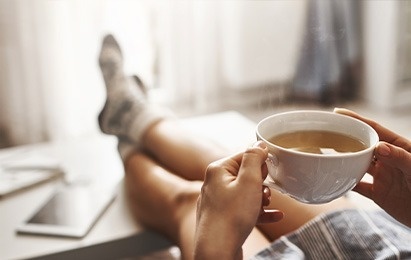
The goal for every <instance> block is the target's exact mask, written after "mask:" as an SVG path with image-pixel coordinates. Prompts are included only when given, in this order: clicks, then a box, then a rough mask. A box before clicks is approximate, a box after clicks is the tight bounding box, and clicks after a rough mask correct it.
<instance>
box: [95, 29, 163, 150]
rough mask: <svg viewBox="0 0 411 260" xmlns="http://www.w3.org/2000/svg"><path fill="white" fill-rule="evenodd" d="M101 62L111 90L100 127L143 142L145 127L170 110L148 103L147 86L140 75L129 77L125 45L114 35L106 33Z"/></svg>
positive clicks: (112, 133)
mask: <svg viewBox="0 0 411 260" xmlns="http://www.w3.org/2000/svg"><path fill="white" fill-rule="evenodd" d="M99 64H100V68H101V71H102V74H103V77H104V82H105V86H106V91H107V99H106V102H105V104H104V107H103V109H102V110H101V112H100V114H99V116H98V122H99V126H100V129H101V131H102V132H103V133H106V134H110V135H115V136H117V137H119V138H120V139H129V140H131V141H132V142H134V143H136V144H139V143H140V139H141V136H142V134H143V133H144V131H145V130H146V129H147V128H148V127H149V126H150V125H151V124H153V123H154V122H157V121H158V120H160V119H162V118H164V117H166V116H167V113H166V112H165V110H164V109H160V108H157V107H152V106H150V105H148V104H147V98H146V88H145V86H144V84H143V82H142V81H141V80H140V78H138V77H137V76H131V77H126V75H125V74H124V72H123V56H122V54H121V49H120V47H119V44H118V43H117V41H116V40H115V39H114V37H113V36H111V35H108V36H106V37H104V40H103V44H102V47H101V52H100V57H99Z"/></svg>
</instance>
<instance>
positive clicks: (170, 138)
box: [99, 35, 411, 259]
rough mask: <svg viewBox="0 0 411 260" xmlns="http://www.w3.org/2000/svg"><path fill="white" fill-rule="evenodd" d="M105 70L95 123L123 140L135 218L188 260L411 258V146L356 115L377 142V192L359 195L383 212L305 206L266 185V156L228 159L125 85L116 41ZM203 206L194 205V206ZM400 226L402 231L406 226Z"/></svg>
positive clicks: (340, 204)
mask: <svg viewBox="0 0 411 260" xmlns="http://www.w3.org/2000/svg"><path fill="white" fill-rule="evenodd" d="M99 63H100V68H101V70H102V74H103V78H104V81H105V85H106V90H107V101H106V103H105V105H104V107H103V109H102V111H101V113H100V115H99V125H100V128H101V130H102V131H103V132H104V133H106V134H111V135H115V136H117V137H118V140H119V145H118V149H119V153H120V156H121V157H122V159H123V162H124V167H125V172H126V173H125V180H126V188H127V192H128V196H129V201H130V207H131V209H132V211H133V213H134V215H135V216H136V218H137V220H138V221H139V222H140V223H142V224H143V225H145V226H146V227H148V228H151V229H153V230H156V231H158V232H160V233H162V234H164V235H166V236H167V237H168V238H169V239H170V240H171V241H173V242H174V243H175V244H176V245H178V246H179V248H180V250H181V255H182V258H183V259H192V258H197V259H236V258H243V257H246V258H251V257H255V258H270V259H271V258H298V259H300V258H315V259H318V258H322V259H324V258H332V259H336V258H340V259H344V258H357V259H358V258H361V259H364V258H366V259H375V258H384V257H389V256H395V257H397V258H406V257H410V258H411V250H410V248H411V246H410V245H411V231H410V228H409V227H410V226H411V153H410V152H411V142H410V141H409V140H407V139H405V138H403V137H400V136H398V135H396V134H395V133H393V132H391V131H390V130H388V129H386V128H384V127H382V126H380V125H379V124H377V123H376V122H373V121H371V120H369V119H366V118H363V117H361V116H359V115H357V114H355V113H354V112H351V111H348V110H344V109H337V110H336V111H335V112H338V113H342V114H346V115H349V116H353V117H356V118H358V119H360V120H363V121H364V122H366V123H368V124H370V125H371V126H372V127H373V128H374V129H375V130H376V131H377V132H378V134H379V135H380V137H381V141H382V142H380V143H379V144H378V146H377V149H376V153H375V157H376V161H375V162H374V163H373V164H372V165H371V167H370V169H369V172H370V173H371V174H372V175H373V176H374V182H373V183H372V184H367V183H360V184H359V185H357V187H356V188H355V190H356V191H357V192H359V193H361V194H363V195H364V196H366V197H369V198H370V199H372V200H374V201H375V202H376V203H377V204H378V205H380V206H381V207H382V208H383V209H384V210H385V211H386V212H387V213H389V214H390V215H391V216H393V217H394V218H395V219H396V220H395V219H393V218H391V217H390V216H389V215H387V214H386V213H384V211H377V212H363V211H360V210H357V209H355V207H354V205H353V204H352V203H351V202H350V201H349V200H347V199H346V198H344V197H342V198H339V199H336V200H334V201H332V202H330V203H327V204H323V205H308V204H303V203H299V202H297V201H296V200H294V199H291V198H290V197H288V196H285V195H282V194H280V193H278V192H273V193H271V191H270V190H269V189H268V188H267V187H264V186H263V180H264V178H265V177H266V175H267V169H266V167H265V163H264V162H265V159H266V158H267V153H268V152H267V148H266V147H265V146H264V144H262V143H260V142H257V143H256V144H254V146H253V147H250V148H249V149H247V150H246V151H244V152H242V153H238V154H236V155H231V156H230V155H229V153H228V151H226V150H224V149H223V148H222V147H219V146H218V145H216V144H213V143H210V142H209V141H207V140H204V139H199V138H196V137H195V136H193V135H192V134H191V133H189V132H187V131H186V130H185V129H183V128H182V127H181V126H180V125H179V124H178V120H177V119H176V118H174V117H173V116H172V113H171V112H169V111H167V110H165V109H163V108H159V107H155V106H152V105H150V104H149V103H148V102H147V100H146V97H145V94H144V93H145V89H144V85H143V84H142V82H141V80H139V79H138V77H135V76H134V77H126V76H125V75H124V72H123V57H122V54H121V50H120V47H119V45H118V44H117V42H116V41H115V39H114V38H113V37H112V36H111V35H108V36H106V37H105V38H104V40H103V44H102V48H101V52H100V57H99ZM197 204H198V205H197ZM401 223H402V224H401Z"/></svg>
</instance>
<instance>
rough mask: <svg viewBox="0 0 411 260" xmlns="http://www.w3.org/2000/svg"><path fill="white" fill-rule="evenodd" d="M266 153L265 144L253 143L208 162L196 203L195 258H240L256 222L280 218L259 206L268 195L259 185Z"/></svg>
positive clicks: (265, 202)
mask: <svg viewBox="0 0 411 260" xmlns="http://www.w3.org/2000/svg"><path fill="white" fill-rule="evenodd" d="M267 155H268V151H267V148H266V147H265V145H264V144H263V143H262V142H257V143H256V144H255V145H254V146H253V147H251V148H248V149H247V150H246V151H245V152H244V153H239V154H237V155H234V156H232V157H228V158H225V159H222V160H219V161H216V162H214V163H212V164H210V165H209V167H208V168H207V171H206V174H205V179H204V184H203V187H202V190H201V194H200V197H199V199H198V203H197V231H196V241H195V257H196V258H197V259H206V258H212V257H213V256H218V259H224V258H231V259H233V258H241V257H242V249H241V247H242V245H243V243H244V241H245V240H246V238H247V237H248V235H249V234H250V233H251V231H252V229H253V228H254V226H255V225H256V224H257V223H268V222H275V221H279V220H280V219H281V218H282V217H283V214H282V212H279V211H276V210H269V211H268V210H267V211H265V210H264V209H263V206H267V205H268V204H269V203H270V196H271V194H270V190H269V189H268V188H267V187H264V186H263V181H264V179H265V178H266V176H267V167H266V164H265V160H266V159H267Z"/></svg>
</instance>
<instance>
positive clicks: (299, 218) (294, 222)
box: [258, 190, 354, 241]
mask: <svg viewBox="0 0 411 260" xmlns="http://www.w3.org/2000/svg"><path fill="white" fill-rule="evenodd" d="M353 207H354V204H353V203H352V202H350V201H349V200H348V199H346V198H345V197H342V198H339V199H336V200H334V201H332V202H329V203H326V204H319V205H310V204H304V203H301V202H298V201H296V200H294V199H292V198H290V197H289V196H287V195H284V194H281V193H280V192H278V191H275V190H272V191H271V203H270V206H268V208H273V209H280V210H281V211H283V212H284V218H283V219H282V220H281V221H280V222H277V223H271V224H264V225H259V226H258V228H259V229H260V230H261V231H262V232H263V233H264V234H265V235H266V236H267V238H268V239H269V240H270V241H274V240H276V239H277V238H279V237H280V236H282V235H286V234H288V233H290V232H292V231H295V230H296V229H298V228H300V227H301V226H303V225H304V224H306V223H307V222H309V221H310V220H312V219H313V218H315V217H317V216H318V215H320V214H322V213H326V212H330V211H334V210H338V209H344V208H353Z"/></svg>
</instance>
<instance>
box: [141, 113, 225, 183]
mask: <svg viewBox="0 0 411 260" xmlns="http://www.w3.org/2000/svg"><path fill="white" fill-rule="evenodd" d="M142 139H143V140H142V145H143V148H144V149H146V151H148V152H149V153H150V155H151V156H153V157H154V158H156V160H158V161H159V162H160V163H161V164H162V165H164V167H166V168H168V169H170V170H171V171H172V172H174V173H176V174H178V175H179V176H181V177H183V178H184V179H187V180H203V178H204V173H205V170H206V168H207V166H208V165H209V164H210V163H211V162H213V161H215V160H218V159H221V158H223V157H225V156H227V155H228V151H227V150H225V149H224V148H223V147H221V146H219V145H218V144H216V143H212V142H211V141H210V140H205V139H204V138H200V137H198V136H195V135H194V134H193V133H190V132H189V131H187V130H186V129H185V128H184V127H183V126H181V125H180V124H179V123H178V121H177V120H175V119H174V120H173V119H166V120H162V121H159V122H158V123H157V124H155V125H153V126H152V127H150V128H149V129H148V130H147V131H146V132H145V134H143V138H142Z"/></svg>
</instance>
